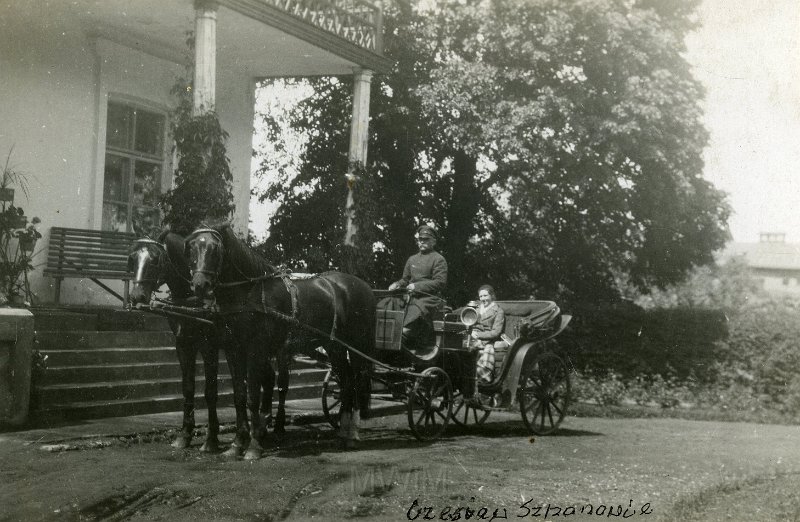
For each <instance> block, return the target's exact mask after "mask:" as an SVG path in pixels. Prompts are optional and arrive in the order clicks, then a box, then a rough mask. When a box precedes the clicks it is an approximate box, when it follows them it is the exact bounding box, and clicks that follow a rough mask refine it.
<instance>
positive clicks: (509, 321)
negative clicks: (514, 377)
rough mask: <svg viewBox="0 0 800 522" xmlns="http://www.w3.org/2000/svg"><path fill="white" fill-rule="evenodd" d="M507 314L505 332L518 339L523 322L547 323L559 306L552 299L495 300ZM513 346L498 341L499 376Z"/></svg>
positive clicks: (497, 369) (495, 351)
mask: <svg viewBox="0 0 800 522" xmlns="http://www.w3.org/2000/svg"><path fill="white" fill-rule="evenodd" d="M495 302H496V303H497V305H498V306H499V307H500V308H502V310H503V312H505V315H506V321H505V325H504V326H503V333H504V334H505V335H507V336H508V337H510V338H511V340H512V341H513V342H514V343H513V344H517V343H516V341H517V339H518V338H519V336H520V326H521V325H522V324H523V323H526V324H531V325H534V326H535V325H537V324H543V323H546V322H547V321H548V320H549V319H550V318H551V317H552V316H553V314H554V313H556V314H557V313H558V306H556V304H555V303H554V302H552V301H495ZM510 349H511V346H508V345H507V344H506V343H502V342H501V343H496V344H495V348H494V374H495V375H496V376H497V375H499V374H500V373H501V371H502V369H503V363H504V362H505V360H506V357H507V355H508V352H509V350H510Z"/></svg>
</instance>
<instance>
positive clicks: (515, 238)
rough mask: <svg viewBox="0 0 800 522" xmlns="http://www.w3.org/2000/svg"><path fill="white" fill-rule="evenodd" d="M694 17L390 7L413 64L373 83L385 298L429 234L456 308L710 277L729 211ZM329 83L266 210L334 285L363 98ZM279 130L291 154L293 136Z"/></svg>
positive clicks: (282, 242) (635, 8)
mask: <svg viewBox="0 0 800 522" xmlns="http://www.w3.org/2000/svg"><path fill="white" fill-rule="evenodd" d="M695 4H696V2H695V1H694V0H680V1H676V2H669V3H656V2H649V1H642V0H639V1H634V2H625V3H621V2H616V1H614V0H576V1H574V2H560V1H557V0H539V1H535V2H534V1H531V0H513V1H510V2H477V1H467V2H452V3H451V2H446V1H440V2H437V3H435V7H434V8H433V9H432V10H430V11H427V12H423V11H418V10H416V9H417V8H412V7H408V6H407V5H406V4H398V5H395V6H393V7H390V8H388V9H387V11H386V18H385V20H386V35H387V36H386V46H385V48H386V54H387V55H388V56H389V57H390V58H391V59H392V60H394V61H395V63H396V65H395V67H394V69H393V71H392V72H391V73H390V74H387V75H383V76H376V77H375V78H374V79H373V82H372V91H371V92H372V95H371V108H370V113H371V123H370V126H371V129H370V131H371V132H370V143H369V151H370V158H371V165H372V166H373V167H374V168H373V169H372V171H373V172H375V174H374V181H375V182H376V183H377V186H378V190H376V191H374V198H375V203H376V208H377V209H379V211H380V212H379V215H378V216H376V219H375V221H374V223H375V227H376V228H375V230H377V231H379V233H380V235H381V241H380V242H379V243H377V242H376V243H374V244H373V246H374V248H375V249H379V250H380V252H381V256H382V258H383V259H384V263H385V264H384V266H383V271H382V272H380V273H377V274H375V277H376V278H375V279H374V280H372V282H373V283H374V284H377V285H384V284H387V283H388V282H389V281H391V280H392V279H393V278H396V275H397V273H398V272H399V271H400V270H401V269H402V266H403V263H404V262H405V259H406V258H407V257H408V256H409V255H410V254H411V253H413V252H414V251H415V245H414V243H413V232H414V230H415V227H416V226H418V225H419V224H421V223H423V222H425V223H429V224H433V225H435V226H436V227H437V228H438V229H439V231H440V236H441V238H440V241H439V245H438V246H439V249H440V250H441V251H442V253H443V254H444V255H445V257H446V258H447V260H448V264H449V265H450V266H449V268H450V271H449V272H450V277H449V279H450V281H449V284H448V286H449V291H450V296H449V297H450V298H451V299H452V300H454V301H455V302H463V300H465V299H466V298H467V296H469V295H472V294H473V293H474V290H475V287H476V286H477V285H478V284H479V283H480V282H483V281H489V282H491V283H492V284H493V285H494V286H495V287H496V289H497V290H498V293H499V295H500V296H501V297H502V298H519V297H528V296H530V295H536V296H537V297H541V298H552V299H559V300H560V301H564V300H565V299H570V300H573V299H574V300H575V301H578V300H587V301H598V300H614V299H616V298H617V297H618V287H617V281H618V280H619V278H620V277H621V276H624V278H625V279H626V280H627V281H629V282H630V284H631V285H633V286H634V287H636V288H640V289H645V288H649V287H651V286H653V285H661V286H663V285H667V284H669V283H674V282H676V281H679V280H681V279H682V277H683V276H684V274H685V273H686V272H687V271H688V270H690V269H691V268H692V267H694V266H695V265H701V264H706V263H709V262H711V261H712V257H711V252H712V251H714V250H716V249H718V248H719V247H721V246H722V245H723V243H724V240H725V239H726V238H727V225H726V221H727V218H728V214H729V209H728V207H727V204H726V203H725V200H724V197H723V195H722V193H720V192H719V191H717V190H716V189H714V188H713V187H712V185H710V184H709V183H708V182H707V181H705V180H703V179H702V176H701V174H702V166H703V165H702V150H703V147H704V146H705V144H706V142H707V139H708V138H707V133H706V131H705V129H704V128H703V126H702V123H701V110H700V106H699V100H700V99H701V97H702V89H701V86H700V84H699V83H698V82H697V81H695V80H694V79H693V78H692V76H691V74H690V68H689V66H688V64H687V63H686V62H685V60H684V58H683V57H682V54H681V53H682V51H683V50H684V43H683V41H684V37H685V35H686V33H687V32H688V31H689V30H690V29H691V28H692V21H691V20H692V18H691V12H692V9H693V8H694V5H695ZM311 85H312V86H313V89H314V93H313V94H312V95H311V96H309V97H308V98H307V99H305V100H304V101H303V102H301V103H300V104H299V105H298V106H297V107H296V108H295V109H294V110H293V111H291V112H290V113H289V114H288V115H287V117H288V119H289V121H290V123H291V128H292V130H293V132H304V133H305V135H306V139H307V141H306V143H305V148H304V150H303V152H302V154H301V160H300V161H299V162H288V163H287V162H285V161H279V160H278V159H276V158H267V161H266V162H265V163H264V164H263V165H262V169H261V173H262V174H263V175H266V174H267V173H271V172H274V171H275V170H277V179H276V180H275V182H274V183H273V184H272V185H271V187H270V188H269V189H268V190H266V191H265V192H264V193H262V194H260V196H261V198H262V199H268V200H270V201H273V202H276V203H279V204H280V207H279V208H278V211H277V212H276V214H275V215H274V217H273V218H272V221H271V227H270V232H271V236H270V242H271V243H272V244H273V245H279V246H280V248H281V249H282V251H283V253H284V254H285V255H286V259H287V261H290V262H298V261H302V262H305V264H307V265H308V266H309V268H310V269H312V270H318V269H322V268H324V267H325V265H327V263H328V262H329V260H330V259H332V254H331V253H332V252H333V251H334V250H335V248H336V244H337V242H338V241H340V240H341V239H340V238H341V234H339V232H338V230H337V227H338V226H339V222H340V221H341V216H342V213H343V207H344V202H345V198H344V196H343V192H342V191H343V188H342V187H343V181H341V179H342V178H343V175H344V173H345V172H346V171H347V167H348V165H347V157H346V151H347V140H348V139H349V118H350V107H351V96H352V95H351V91H352V82H351V79H350V78H341V79H331V78H321V79H316V80H312V81H311ZM278 116H280V115H278ZM262 117H263V118H265V119H266V120H267V121H268V122H269V123H268V125H267V128H268V129H270V130H271V135H270V139H272V140H273V141H277V142H280V140H281V134H282V133H281V132H280V129H281V128H284V126H285V120H281V119H280V118H279V117H276V116H275V115H262ZM286 146H288V145H286ZM280 148H281V146H278V149H280ZM279 157H280V155H279ZM320 253H323V255H322V256H321V257H320V255H319V254H320Z"/></svg>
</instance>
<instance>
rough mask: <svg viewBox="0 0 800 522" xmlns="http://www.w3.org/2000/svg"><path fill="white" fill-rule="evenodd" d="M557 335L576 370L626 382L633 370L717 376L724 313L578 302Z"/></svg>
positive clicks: (667, 375) (679, 376)
mask: <svg viewBox="0 0 800 522" xmlns="http://www.w3.org/2000/svg"><path fill="white" fill-rule="evenodd" d="M565 312H566V313H570V314H572V316H573V320H572V322H571V323H570V326H569V328H567V330H565V331H564V333H562V334H561V335H560V336H559V337H558V338H557V339H556V342H557V343H558V345H559V347H560V348H561V350H563V351H564V352H565V353H568V354H570V357H571V359H572V362H573V364H574V366H575V367H576V368H577V369H578V370H581V371H585V372H589V373H592V374H598V375H602V374H604V373H606V372H609V371H613V372H616V373H617V374H619V375H620V377H621V378H622V379H624V380H626V381H628V380H630V379H634V378H636V376H638V375H644V376H648V377H650V376H655V375H661V376H663V377H665V378H670V377H675V378H676V379H678V380H681V381H683V380H686V379H698V380H700V381H702V382H713V381H714V380H715V379H716V378H717V370H718V367H717V362H718V361H719V359H720V357H722V356H723V355H721V354H720V350H721V346H720V341H723V340H724V339H725V338H726V337H727V335H728V332H727V329H728V327H729V324H728V320H727V318H726V316H725V315H724V314H723V313H722V312H720V311H718V310H709V309H655V310H643V309H641V308H639V307H637V306H635V305H632V304H627V305H613V306H611V305H610V306H605V305H601V306H595V305H581V306H573V307H571V308H570V309H565Z"/></svg>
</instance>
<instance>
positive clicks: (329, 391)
mask: <svg viewBox="0 0 800 522" xmlns="http://www.w3.org/2000/svg"><path fill="white" fill-rule="evenodd" d="M341 408H342V387H341V385H340V384H339V378H338V377H337V376H336V374H335V373H333V370H328V373H326V374H325V380H324V381H322V413H324V414H325V420H326V421H328V424H330V425H331V426H333V427H334V429H338V428H339V410H341Z"/></svg>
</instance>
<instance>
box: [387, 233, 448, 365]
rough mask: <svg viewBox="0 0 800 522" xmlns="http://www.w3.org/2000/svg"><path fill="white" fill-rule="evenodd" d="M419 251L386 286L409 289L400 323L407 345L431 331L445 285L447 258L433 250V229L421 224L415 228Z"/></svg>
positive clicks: (419, 340)
mask: <svg viewBox="0 0 800 522" xmlns="http://www.w3.org/2000/svg"><path fill="white" fill-rule="evenodd" d="M415 237H416V240H417V246H418V247H419V252H418V253H416V254H414V255H413V256H411V257H409V258H408V261H406V266H405V268H404V269H403V277H401V278H400V279H399V280H397V281H395V282H394V283H392V284H391V285H390V286H389V290H396V289H401V288H402V289H405V290H409V291H410V294H409V298H408V304H407V305H406V316H405V321H404V323H403V342H404V345H405V346H406V347H407V348H411V349H413V348H416V346H413V345H412V343H414V342H417V343H419V342H424V340H425V338H426V337H429V336H430V333H431V332H432V331H433V325H432V317H433V313H434V312H435V311H436V310H438V309H439V308H440V306H441V305H442V299H441V297H440V296H441V294H442V291H443V290H444V288H445V286H446V285H447V261H445V259H444V257H442V255H441V254H440V253H439V252H437V251H436V250H435V249H434V248H435V247H436V232H435V231H434V230H433V228H431V227H429V226H427V225H422V226H421V227H419V228H418V229H417V234H416V236H415Z"/></svg>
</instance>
